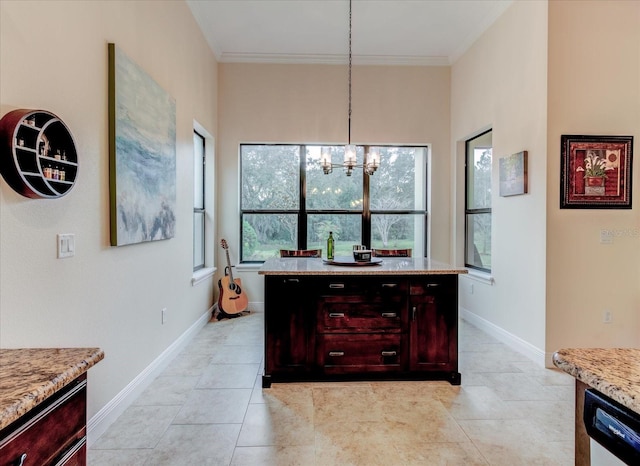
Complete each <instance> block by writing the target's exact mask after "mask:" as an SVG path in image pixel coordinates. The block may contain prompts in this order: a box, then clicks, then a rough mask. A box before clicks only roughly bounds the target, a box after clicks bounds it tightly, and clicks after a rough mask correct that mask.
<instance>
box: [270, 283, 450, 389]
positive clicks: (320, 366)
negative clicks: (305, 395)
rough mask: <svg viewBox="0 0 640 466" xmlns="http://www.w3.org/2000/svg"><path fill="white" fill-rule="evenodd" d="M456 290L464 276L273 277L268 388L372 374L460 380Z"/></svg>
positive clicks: (358, 377)
mask: <svg viewBox="0 0 640 466" xmlns="http://www.w3.org/2000/svg"><path fill="white" fill-rule="evenodd" d="M457 289H458V277H457V275H416V276H404V275H402V276H400V275H398V276H396V275H375V276H374V275H369V276H367V275H326V276H310V275H300V276H298V277H296V278H293V277H290V276H281V275H266V276H265V371H264V376H263V386H264V387H268V386H270V384H271V383H272V382H280V381H297V380H341V379H373V378H381V379H384V378H390V379H444V380H449V381H450V382H451V383H452V384H459V383H460V374H459V372H458V357H457V345H458V340H457V332H458V327H457V322H458V302H457Z"/></svg>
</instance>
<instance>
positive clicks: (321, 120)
mask: <svg viewBox="0 0 640 466" xmlns="http://www.w3.org/2000/svg"><path fill="white" fill-rule="evenodd" d="M218 70H219V95H220V103H219V130H220V139H219V146H218V150H219V153H218V156H219V165H218V173H220V174H221V175H220V177H219V178H218V197H219V198H220V199H222V198H224V199H225V201H224V202H220V203H219V209H220V211H219V215H220V217H219V224H220V228H219V235H220V237H222V238H226V239H227V240H229V241H230V242H231V245H232V246H233V245H236V246H235V254H234V252H233V251H232V262H234V263H235V261H236V260H237V253H238V249H239V248H238V247H237V245H238V244H239V230H240V228H239V216H238V206H239V200H238V193H239V187H238V182H239V171H238V169H239V161H238V147H239V144H240V143H241V142H279V143H286V142H294V143H296V142H315V143H346V139H347V116H348V111H347V110H348V86H347V76H348V74H347V66H346V65H345V66H338V65H255V64H220V65H219V67H218ZM352 78H353V80H352V83H353V84H352V95H353V101H352V129H351V140H352V142H354V143H381V144H430V145H431V149H432V158H431V170H432V172H433V173H434V176H433V179H432V185H431V198H432V204H431V206H432V209H431V223H432V230H431V238H430V244H431V256H432V257H433V258H435V259H439V260H443V261H446V262H448V261H449V260H450V256H451V250H450V249H451V248H450V244H451V243H450V228H449V212H450V187H449V170H450V163H449V153H450V146H449V140H450V138H449V95H450V90H449V82H450V73H449V67H409V66H406V67H402V66H399V67H391V66H380V67H375V66H354V68H353V72H352ZM239 276H240V278H242V280H243V283H244V285H245V290H246V291H247V293H248V295H249V299H250V301H254V302H262V301H263V299H264V298H263V288H262V283H263V280H262V277H261V276H257V274H256V272H255V270H246V269H245V270H242V269H241V270H240V271H239Z"/></svg>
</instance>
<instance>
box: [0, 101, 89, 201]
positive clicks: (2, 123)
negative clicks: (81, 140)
mask: <svg viewBox="0 0 640 466" xmlns="http://www.w3.org/2000/svg"><path fill="white" fill-rule="evenodd" d="M0 172H1V173H2V177H3V178H4V179H5V181H6V182H7V183H8V184H9V186H11V187H12V188H13V190H14V191H16V192H17V193H19V194H22V195H23V196H26V197H30V198H34V199H38V198H46V199H55V198H58V197H62V196H64V195H65V194H67V193H68V192H69V191H70V190H71V188H73V186H74V184H75V181H76V178H77V176H78V153H77V152H76V145H75V143H74V141H73V136H72V135H71V131H70V130H69V128H68V127H67V125H65V124H64V122H63V121H62V120H61V119H60V118H58V117H57V116H56V115H54V114H53V113H51V112H47V111H45V110H27V109H19V110H13V111H11V112H9V113H7V114H6V115H5V116H3V117H2V119H1V120H0Z"/></svg>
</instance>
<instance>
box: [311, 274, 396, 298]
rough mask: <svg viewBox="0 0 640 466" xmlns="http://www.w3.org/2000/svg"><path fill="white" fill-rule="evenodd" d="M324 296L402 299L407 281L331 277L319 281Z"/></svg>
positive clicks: (386, 278)
mask: <svg viewBox="0 0 640 466" xmlns="http://www.w3.org/2000/svg"><path fill="white" fill-rule="evenodd" d="M318 282H319V283H318V284H319V287H320V288H319V289H320V293H321V294H322V295H335V296H344V295H358V296H367V298H368V299H370V300H375V299H401V298H402V297H403V296H404V295H405V294H406V290H407V283H406V280H398V279H397V278H394V277H385V278H374V277H371V276H368V277H366V278H365V277H353V276H348V277H342V276H337V277H331V278H328V279H322V280H319V281H318Z"/></svg>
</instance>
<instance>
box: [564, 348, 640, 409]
mask: <svg viewBox="0 0 640 466" xmlns="http://www.w3.org/2000/svg"><path fill="white" fill-rule="evenodd" d="M553 363H554V364H555V365H556V367H558V368H559V369H562V370H563V371H565V372H566V373H568V374H570V375H572V376H574V377H575V378H576V379H578V380H580V381H581V382H584V383H585V384H587V385H589V386H590V387H593V388H595V389H596V390H598V391H599V392H600V393H602V394H604V395H606V396H608V397H609V398H611V399H613V400H615V401H617V402H618V403H620V404H622V405H623V406H625V407H627V408H629V409H630V410H632V411H634V412H636V413H638V414H640V349H633V348H572V349H561V350H560V351H558V352H556V353H555V354H554V355H553Z"/></svg>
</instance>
